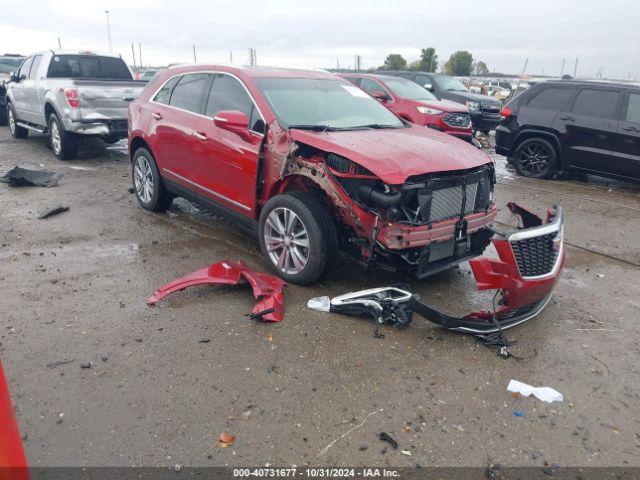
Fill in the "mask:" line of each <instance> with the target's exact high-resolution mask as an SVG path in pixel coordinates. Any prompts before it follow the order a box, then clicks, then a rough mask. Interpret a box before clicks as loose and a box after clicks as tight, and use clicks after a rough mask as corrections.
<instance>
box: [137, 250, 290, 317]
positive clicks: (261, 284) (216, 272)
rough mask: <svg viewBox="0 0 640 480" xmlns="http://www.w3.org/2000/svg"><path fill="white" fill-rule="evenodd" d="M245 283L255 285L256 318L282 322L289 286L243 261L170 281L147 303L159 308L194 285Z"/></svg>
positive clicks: (212, 266)
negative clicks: (160, 302)
mask: <svg viewBox="0 0 640 480" xmlns="http://www.w3.org/2000/svg"><path fill="white" fill-rule="evenodd" d="M245 281H246V282H248V283H249V285H251V288H252V290H253V296H254V297H255V298H256V299H257V300H258V303H256V305H255V306H254V307H253V316H254V317H255V318H258V317H259V318H261V319H263V320H266V321H268V322H279V321H281V320H282V318H283V316H284V300H283V296H282V288H283V287H284V286H285V285H286V283H285V282H284V281H282V280H281V279H279V278H278V277H275V276H273V275H269V274H267V273H261V272H254V271H253V270H250V269H249V268H248V267H247V266H246V265H245V264H244V263H242V262H241V261H238V262H237V263H234V262H230V261H229V260H223V261H221V262H217V263H213V264H211V265H209V266H208V267H207V268H202V269H200V270H196V271H195V272H192V273H190V274H188V275H185V276H184V277H182V278H179V279H177V280H174V281H173V282H169V283H167V284H165V285H163V286H161V287H160V288H159V289H158V290H156V293H154V294H153V295H152V296H151V297H149V299H148V300H147V304H148V305H155V304H156V303H157V302H158V301H160V300H161V299H163V298H164V297H166V296H167V295H170V294H172V293H173V292H178V291H181V290H184V289H185V288H187V287H191V286H193V285H202V284H211V285H238V284H241V283H244V282H245Z"/></svg>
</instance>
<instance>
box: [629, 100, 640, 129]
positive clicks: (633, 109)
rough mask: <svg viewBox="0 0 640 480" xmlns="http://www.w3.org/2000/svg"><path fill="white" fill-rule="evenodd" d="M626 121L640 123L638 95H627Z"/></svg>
mask: <svg viewBox="0 0 640 480" xmlns="http://www.w3.org/2000/svg"><path fill="white" fill-rule="evenodd" d="M626 121H627V122H633V123H640V93H630V94H629V103H628V104H627V115H626Z"/></svg>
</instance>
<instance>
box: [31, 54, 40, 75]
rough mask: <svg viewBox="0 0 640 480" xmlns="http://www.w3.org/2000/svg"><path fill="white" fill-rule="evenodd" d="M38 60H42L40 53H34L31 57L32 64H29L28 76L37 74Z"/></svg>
mask: <svg viewBox="0 0 640 480" xmlns="http://www.w3.org/2000/svg"><path fill="white" fill-rule="evenodd" d="M40 60H42V55H36V56H35V57H33V64H32V65H31V72H29V78H36V76H37V75H38V68H39V67H40Z"/></svg>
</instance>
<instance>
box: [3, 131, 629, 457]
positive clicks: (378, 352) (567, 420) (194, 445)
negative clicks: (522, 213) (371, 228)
mask: <svg viewBox="0 0 640 480" xmlns="http://www.w3.org/2000/svg"><path fill="white" fill-rule="evenodd" d="M496 161H497V163H498V166H499V169H498V170H499V184H498V185H497V191H496V195H497V198H498V201H499V205H500V206H501V207H502V208H501V213H500V219H501V221H505V220H507V219H508V213H507V212H505V210H506V208H505V205H506V203H507V202H509V201H516V202H520V203H522V204H523V205H526V206H529V207H530V208H531V209H532V210H534V211H536V212H539V213H543V212H544V211H545V209H546V208H547V207H548V206H550V205H551V204H553V203H554V202H559V203H561V204H562V206H563V207H564V208H565V211H566V214H567V220H568V224H567V229H566V234H565V235H566V238H567V240H568V242H569V245H570V246H569V249H568V260H567V266H566V268H565V271H564V275H563V277H562V279H561V281H560V283H559V285H558V288H557V290H556V296H555V297H554V300H553V301H552V302H551V303H550V304H549V306H548V308H547V309H546V310H545V311H544V312H543V313H542V314H541V315H540V316H539V317H538V318H536V319H535V320H532V321H530V322H527V323H526V324H524V325H521V326H519V327H517V328H515V329H514V330H511V331H510V333H509V337H510V338H512V339H513V340H517V342H518V343H517V345H516V346H515V347H514V348H513V352H514V353H515V354H516V355H518V356H519V357H521V359H520V360H515V359H510V360H503V359H501V358H499V357H497V356H496V353H495V351H494V350H491V349H488V348H485V347H484V346H483V345H481V344H479V343H478V342H476V341H475V340H474V339H473V338H470V337H465V336H461V335H455V334H452V333H448V332H444V331H441V330H439V329H438V328H437V327H435V326H434V325H431V324H427V323H426V322H422V321H420V320H419V319H416V320H414V323H413V324H412V325H411V327H410V328H408V329H404V330H398V329H394V328H391V327H386V326H385V327H383V328H382V329H381V331H382V333H384V334H385V335H386V336H385V338H384V339H376V338H374V337H373V335H372V332H373V328H374V326H373V324H372V323H371V322H369V321H366V320H361V319H356V318H353V317H343V316H339V315H329V314H322V313H319V312H311V311H308V310H307V308H306V301H307V299H309V298H310V297H313V296H317V295H323V294H326V295H330V296H331V295H337V294H340V293H344V292H346V291H351V290H358V289H362V288H368V287H374V286H380V285H381V283H383V282H384V281H383V280H380V279H374V278H371V276H369V275H367V274H366V273H365V272H364V271H362V270H360V269H359V267H357V266H356V265H355V264H354V263H351V262H348V261H345V262H341V263H342V265H341V266H340V268H338V269H337V270H336V271H335V272H334V274H333V275H332V276H331V277H330V279H329V280H327V281H326V282H325V283H322V284H318V285H315V286H313V287H305V288H303V287H297V286H290V287H288V288H287V290H286V292H285V297H286V317H285V320H284V321H283V322H281V323H280V324H258V323H255V322H253V321H251V320H249V319H247V318H246V317H243V314H245V313H247V312H249V311H250V310H251V307H252V306H253V298H252V296H251V293H250V290H248V289H247V288H243V287H230V288H217V287H215V288H214V287H196V288H192V289H188V290H185V291H184V292H181V293H178V294H175V295H173V296H172V297H169V298H168V299H166V300H165V301H163V302H161V303H160V304H159V305H158V306H157V307H155V308H149V307H147V306H146V304H145V299H146V298H147V297H148V296H149V295H150V294H151V293H153V291H154V290H155V289H156V288H157V287H158V286H160V285H161V284H163V283H165V282H167V281H169V280H172V279H174V278H176V277H179V276H181V275H183V274H185V273H187V272H190V271H192V270H196V269H198V268H202V267H204V266H206V265H208V264H210V263H212V262H215V261H218V260H221V259H225V258H228V259H231V260H234V259H238V258H241V259H243V260H244V261H245V262H246V263H248V264H249V265H250V266H252V267H254V268H257V269H261V270H264V269H266V265H265V262H264V261H263V260H262V257H261V255H260V252H259V247H258V244H257V241H256V240H254V239H252V238H249V237H248V236H247V234H246V233H244V232H243V231H242V230H240V229H239V228H237V227H235V226H233V225H232V224H230V223H229V222H227V221H225V220H222V219H220V218H217V217H215V216H214V215H211V214H207V213H205V212H201V211H199V210H198V209H197V208H196V207H194V206H192V205H191V204H189V203H187V202H185V201H179V202H176V204H174V206H173V207H172V210H171V211H170V212H168V213H166V214H151V213H149V212H146V211H144V210H142V209H141V208H140V207H139V206H138V204H137V202H136V200H135V197H134V196H133V195H132V194H130V193H128V189H129V187H130V186H131V181H130V172H129V162H128V159H127V155H126V147H125V146H124V144H117V145H114V146H110V147H105V146H104V145H103V144H102V143H100V142H98V141H96V142H93V141H92V142H85V143H84V144H83V145H82V147H81V152H80V158H79V159H78V160H74V161H70V162H59V161H57V160H56V159H55V158H54V156H53V154H52V153H51V152H50V150H49V149H48V148H47V144H46V139H45V138H44V137H41V136H33V137H30V138H29V139H26V140H14V139H12V138H11V136H10V135H9V132H8V129H7V128H6V127H3V128H0V172H1V173H2V174H4V172H6V171H8V170H9V169H11V168H13V166H14V165H20V166H23V167H27V168H29V167H31V168H46V169H50V170H55V171H57V172H61V173H63V174H64V177H63V179H62V181H61V183H60V185H59V186H57V187H55V188H10V187H8V186H7V185H4V184H0V227H1V228H0V245H1V247H0V285H2V290H3V291H2V295H1V296H0V318H1V322H0V324H1V325H0V327H1V331H0V356H1V358H2V363H3V365H4V369H5V372H6V374H7V377H8V380H9V384H10V388H11V392H12V394H13V397H14V401H15V404H16V415H17V418H18V422H19V424H20V428H21V432H22V433H23V435H24V436H25V441H24V444H25V448H26V452H27V456H28V458H29V462H30V464H31V465H33V466H71V465H87V466H88V465H117V466H129V465H136V466H141V465H144V466H147V465H154V466H160V465H170V466H173V465H175V464H180V465H212V466H213V465H238V466H240V465H247V466H259V465H264V464H265V463H269V464H272V465H282V466H286V465H294V464H295V465H298V466H304V465H350V466H359V465H380V466H385V465H390V466H413V465H416V464H420V465H424V466H426V465H429V466H433V465H441V466H442V465H447V466H459V465H467V466H485V465H487V463H488V462H499V463H501V464H503V465H510V466H534V465H535V466H539V465H544V464H545V462H547V463H548V464H560V465H563V466H577V465H579V466H611V465H618V466H627V465H634V466H638V465H640V461H639V460H638V459H639V458H640V407H639V405H640V367H638V354H639V352H640V342H639V338H640V337H639V334H640V324H639V322H638V320H639V317H640V315H639V313H640V295H639V293H638V292H640V275H639V272H640V248H639V246H640V222H638V219H640V191H639V190H638V189H634V188H632V187H629V186H625V185H621V184H617V183H608V182H606V181H595V182H594V181H591V182H584V181H577V180H554V181H535V180H528V179H524V178H521V177H517V176H516V175H515V174H514V173H513V171H512V170H510V169H508V168H506V164H505V161H504V158H502V157H496ZM58 204H62V205H66V206H69V207H70V211H68V212H66V213H63V214H61V215H58V216H55V217H52V218H50V219H48V220H38V219H37V218H36V217H37V214H38V212H40V211H42V210H44V209H46V208H48V207H53V206H56V205H58ZM469 273H470V272H469V267H468V265H467V264H464V265H462V266H461V267H460V268H459V269H454V270H452V271H449V272H446V273H444V274H441V275H438V276H436V277H434V278H431V279H428V280H426V281H422V282H413V283H412V288H413V289H414V290H415V291H417V292H419V293H420V294H421V295H422V297H423V298H424V299H425V300H426V301H429V302H431V303H433V304H434V305H437V306H438V307H441V308H442V309H444V310H445V311H448V312H452V313H463V312H464V311H465V310H468V309H469V308H471V307H473V306H477V305H481V304H484V305H486V302H487V301H488V298H490V296H489V297H487V295H484V294H482V295H481V294H479V293H478V292H477V291H476V290H475V285H474V281H473V278H472V276H471V275H470V274H469ZM88 362H90V363H91V368H81V364H85V363H88ZM512 378H514V379H518V380H520V381H523V382H526V383H529V384H533V385H539V386H550V387H553V388H555V389H556V390H559V391H560V392H562V393H563V394H564V397H565V401H564V402H563V403H554V404H544V403H542V402H540V401H538V400H536V399H534V398H526V399H518V398H514V397H513V396H512V395H511V394H510V393H509V392H507V390H506V387H507V384H508V383H509V380H510V379H512ZM516 410H521V411H523V412H524V416H523V417H517V416H515V415H514V411H516ZM247 412H248V413H247ZM222 431H228V432H230V433H232V434H234V435H236V436H237V438H236V441H235V444H234V445H232V446H231V447H229V448H226V449H221V448H219V447H218V446H217V445H216V440H217V438H218V436H219V434H220V433H221V432H222ZM382 431H384V432H387V433H389V434H390V435H391V436H392V437H394V438H395V439H396V440H397V441H398V443H399V444H400V448H399V449H398V450H393V449H390V448H386V444H384V443H382V442H381V441H379V440H378V439H377V438H376V435H377V434H378V433H379V432H382ZM347 432H350V433H348V434H346V435H344V434H345V433H347ZM343 435H344V436H343ZM334 441H335V443H333V442H334ZM327 447H328V448H327ZM400 450H408V451H409V452H411V456H408V455H404V454H401V453H400Z"/></svg>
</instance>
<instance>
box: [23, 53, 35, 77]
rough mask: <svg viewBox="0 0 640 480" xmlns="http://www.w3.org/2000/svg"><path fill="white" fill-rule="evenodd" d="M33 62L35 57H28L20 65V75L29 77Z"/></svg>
mask: <svg viewBox="0 0 640 480" xmlns="http://www.w3.org/2000/svg"><path fill="white" fill-rule="evenodd" d="M32 63H33V57H29V58H27V59H26V60H25V61H24V62H22V65H21V66H20V76H21V77H25V78H28V77H29V72H30V71H31V64H32Z"/></svg>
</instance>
